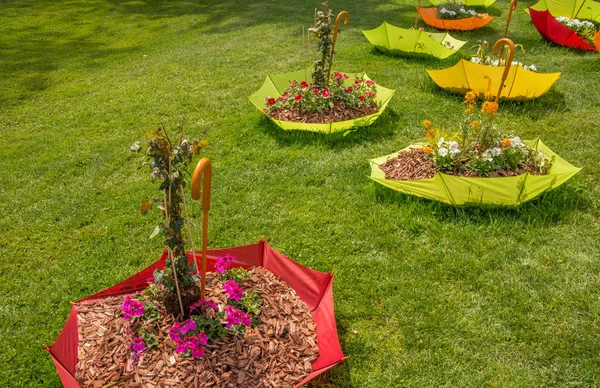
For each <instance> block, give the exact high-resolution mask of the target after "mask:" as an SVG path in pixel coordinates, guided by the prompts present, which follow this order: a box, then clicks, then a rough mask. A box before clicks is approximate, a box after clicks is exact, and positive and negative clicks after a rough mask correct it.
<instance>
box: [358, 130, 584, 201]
mask: <svg viewBox="0 0 600 388" xmlns="http://www.w3.org/2000/svg"><path fill="white" fill-rule="evenodd" d="M525 143H526V144H528V145H530V146H532V147H536V148H537V149H538V150H540V151H541V152H543V153H544V154H546V155H548V156H554V157H555V160H554V164H553V165H552V168H551V169H550V173H549V174H548V175H531V174H529V173H525V174H522V175H518V176H514V177H501V178H465V177H460V176H454V175H447V174H443V173H440V172H438V173H436V174H435V176H434V177H433V178H429V179H419V180H406V181H401V180H390V179H385V173H384V172H383V171H382V170H381V169H380V168H379V165H381V164H383V163H385V162H386V161H387V160H388V159H390V158H393V157H396V156H397V155H398V154H399V153H400V152H402V151H406V150H408V149H409V148H415V147H422V145H418V144H415V145H411V146H408V147H406V148H404V149H403V150H401V151H399V152H396V153H393V154H391V155H387V156H382V157H380V158H377V159H373V160H371V161H370V162H371V176H370V178H371V179H372V180H374V181H375V182H377V183H381V184H382V185H384V186H387V187H389V188H392V189H394V190H396V191H400V192H402V193H405V194H411V195H416V196H418V197H423V198H428V199H433V200H436V201H441V202H445V203H448V204H451V205H463V204H467V203H469V204H491V205H502V206H517V205H520V204H522V203H524V202H527V201H529V200H532V199H533V198H535V197H537V196H538V195H540V194H542V193H543V192H545V191H548V190H551V189H554V188H557V187H558V186H560V185H562V184H563V183H565V182H566V181H567V180H568V179H569V178H571V177H572V176H573V175H575V174H576V173H577V172H579V170H581V169H580V168H577V167H574V166H572V165H571V164H569V163H568V162H567V161H565V160H564V159H562V158H561V157H560V156H558V155H557V154H555V153H554V152H553V151H552V150H551V149H549V148H548V147H546V146H545V145H544V144H543V143H542V141H541V140H539V139H536V140H528V141H525Z"/></svg>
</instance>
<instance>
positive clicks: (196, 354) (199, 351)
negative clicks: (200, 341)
mask: <svg viewBox="0 0 600 388" xmlns="http://www.w3.org/2000/svg"><path fill="white" fill-rule="evenodd" d="M191 355H192V358H200V357H202V356H203V355H204V348H196V349H193V350H192V354H191Z"/></svg>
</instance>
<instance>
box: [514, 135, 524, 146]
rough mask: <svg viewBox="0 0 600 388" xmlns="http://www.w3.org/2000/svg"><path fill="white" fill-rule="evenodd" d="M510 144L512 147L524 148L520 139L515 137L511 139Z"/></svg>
mask: <svg viewBox="0 0 600 388" xmlns="http://www.w3.org/2000/svg"><path fill="white" fill-rule="evenodd" d="M510 144H511V145H512V146H513V147H519V148H523V147H525V144H523V142H522V141H521V138H520V137H519V136H515V137H513V138H511V139H510Z"/></svg>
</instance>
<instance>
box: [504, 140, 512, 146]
mask: <svg viewBox="0 0 600 388" xmlns="http://www.w3.org/2000/svg"><path fill="white" fill-rule="evenodd" d="M511 145H512V142H511V141H510V139H502V147H504V148H508V147H510V146H511Z"/></svg>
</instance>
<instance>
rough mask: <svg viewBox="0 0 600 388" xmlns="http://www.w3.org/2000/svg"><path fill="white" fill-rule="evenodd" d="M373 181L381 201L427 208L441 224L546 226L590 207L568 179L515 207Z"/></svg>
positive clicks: (579, 187) (419, 209)
mask: <svg viewBox="0 0 600 388" xmlns="http://www.w3.org/2000/svg"><path fill="white" fill-rule="evenodd" d="M373 184H375V185H376V186H375V199H376V201H377V202H379V203H381V204H389V205H390V206H397V207H402V208H406V207H408V208H413V209H414V210H413V211H415V212H422V211H426V212H427V214H430V215H432V216H434V217H435V218H436V219H437V220H438V221H439V222H440V223H442V224H447V223H454V222H456V221H457V220H459V219H460V220H465V219H466V220H469V221H471V222H473V223H477V224H482V225H485V224H490V223H496V222H497V220H499V219H500V220H505V221H506V222H507V223H510V222H515V221H522V222H527V223H529V224H533V225H539V226H540V227H541V226H544V227H547V226H548V225H555V224H558V223H560V222H562V221H563V220H565V219H566V218H569V217H570V216H571V215H572V214H574V213H580V212H586V211H588V210H589V209H591V208H592V207H593V204H592V202H591V201H590V199H589V198H588V197H585V196H584V195H583V193H584V192H585V188H584V185H583V184H577V183H575V182H568V183H566V184H564V185H561V186H560V187H558V188H556V189H554V190H550V191H547V192H545V193H543V194H541V195H540V196H538V197H537V198H535V199H533V200H531V201H528V202H526V203H524V204H522V205H519V206H514V207H506V206H495V205H480V204H465V205H449V204H446V203H443V202H438V201H433V200H430V199H426V198H421V197H417V196H414V195H409V194H405V193H400V192H397V191H395V190H392V189H390V188H387V187H384V186H382V185H379V184H376V183H373Z"/></svg>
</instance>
